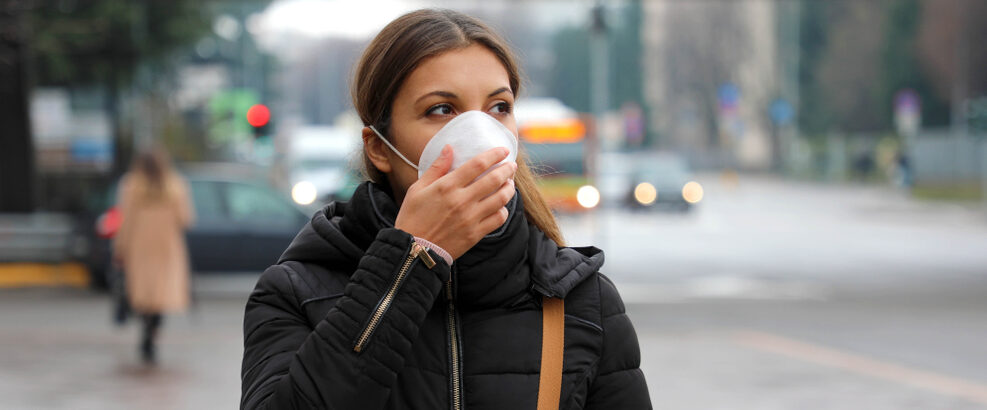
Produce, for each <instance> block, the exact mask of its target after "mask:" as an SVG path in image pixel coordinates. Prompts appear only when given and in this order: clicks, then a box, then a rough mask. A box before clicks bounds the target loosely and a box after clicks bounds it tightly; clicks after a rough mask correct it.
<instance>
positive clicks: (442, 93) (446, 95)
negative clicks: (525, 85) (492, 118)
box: [415, 87, 511, 104]
mask: <svg viewBox="0 0 987 410" xmlns="http://www.w3.org/2000/svg"><path fill="white" fill-rule="evenodd" d="M503 92H508V93H510V92H511V89H510V88H507V87H500V88H498V89H496V90H494V91H493V92H492V93H490V94H487V98H490V97H493V96H495V95H497V94H500V93H503ZM433 95H436V96H439V97H444V98H459V96H457V95H456V94H455V93H451V92H448V91H432V92H430V93H428V94H425V95H423V96H421V97H418V99H417V100H415V103H416V104H417V103H419V102H421V100H424V99H425V98H427V97H431V96H433Z"/></svg>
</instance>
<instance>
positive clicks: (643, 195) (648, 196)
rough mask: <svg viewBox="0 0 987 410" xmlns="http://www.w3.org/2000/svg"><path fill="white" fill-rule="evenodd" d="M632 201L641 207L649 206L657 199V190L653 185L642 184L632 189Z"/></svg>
mask: <svg viewBox="0 0 987 410" xmlns="http://www.w3.org/2000/svg"><path fill="white" fill-rule="evenodd" d="M634 199H636V200H637V202H638V203H639V204H641V205H651V204H653V203H654V202H655V200H656V199H658V190H657V189H655V186H654V185H651V184H649V183H647V182H642V183H640V184H637V186H636V187H634Z"/></svg>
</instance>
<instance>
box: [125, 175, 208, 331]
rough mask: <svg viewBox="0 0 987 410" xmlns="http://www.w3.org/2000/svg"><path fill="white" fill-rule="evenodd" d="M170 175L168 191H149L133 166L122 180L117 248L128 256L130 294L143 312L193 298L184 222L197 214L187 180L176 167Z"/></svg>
mask: <svg viewBox="0 0 987 410" xmlns="http://www.w3.org/2000/svg"><path fill="white" fill-rule="evenodd" d="M169 174H170V175H169V176H167V177H166V178H165V189H164V195H158V196H156V197H155V196H152V195H151V194H149V193H148V189H147V186H148V182H147V180H146V179H145V178H144V177H143V176H141V175H137V174H135V173H133V172H131V173H128V174H127V175H125V176H124V177H123V179H122V180H121V182H120V188H119V193H118V197H117V206H118V207H119V210H120V215H121V216H122V223H121V225H120V229H119V230H118V231H117V235H116V238H115V241H114V243H113V251H114V254H115V255H116V257H117V258H118V259H122V261H123V270H124V275H125V278H126V287H127V295H128V297H129V299H130V304H131V307H132V308H133V309H134V310H135V311H136V312H139V313H163V312H180V311H183V310H185V309H186V308H187V307H188V304H189V260H188V249H187V247H186V244H185V232H184V231H185V228H187V227H188V226H189V225H190V224H191V223H192V221H193V219H194V211H193V209H192V206H191V203H190V202H191V201H190V197H189V193H188V192H189V190H188V184H187V183H186V182H185V180H184V179H183V178H182V177H181V176H179V175H178V174H176V173H173V172H172V173H169Z"/></svg>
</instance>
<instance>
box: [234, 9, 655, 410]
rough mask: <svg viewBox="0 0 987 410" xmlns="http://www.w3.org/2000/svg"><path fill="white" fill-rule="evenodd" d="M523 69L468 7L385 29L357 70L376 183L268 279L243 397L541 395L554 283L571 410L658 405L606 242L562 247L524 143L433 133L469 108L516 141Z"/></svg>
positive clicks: (307, 235)
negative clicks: (607, 263)
mask: <svg viewBox="0 0 987 410" xmlns="http://www.w3.org/2000/svg"><path fill="white" fill-rule="evenodd" d="M519 78H520V76H519V74H518V67H517V64H516V62H515V59H514V57H513V56H512V55H511V53H510V51H509V50H508V48H507V46H506V45H505V42H504V41H503V40H502V39H501V38H500V37H498V36H497V35H496V34H495V33H493V32H492V31H491V30H490V29H489V28H487V27H486V26H484V25H483V24H482V23H480V22H478V21H477V20H475V19H473V18H471V17H468V16H465V15H463V14H460V13H457V12H453V11H447V10H420V11H416V12H412V13H409V14H406V15H404V16H402V17H399V18H398V19H396V20H395V21H393V22H391V23H390V24H389V25H388V26H387V27H385V28H384V29H383V30H382V31H381V32H380V34H378V35H377V37H376V38H375V39H374V40H373V42H371V43H370V45H369V46H368V47H367V49H366V51H365V52H364V54H363V57H362V59H361V60H360V62H359V63H358V67H357V72H356V78H355V83H354V85H353V102H354V106H355V107H356V109H357V111H358V113H359V115H360V117H361V119H362V120H363V122H364V124H365V125H366V128H364V130H363V142H364V151H363V153H364V167H365V168H366V169H365V171H366V173H367V175H368V177H369V179H370V182H366V183H364V184H362V185H360V187H359V188H358V189H357V191H356V193H355V194H354V195H353V198H352V199H351V201H350V202H348V203H339V202H337V203H332V204H329V205H328V206H327V207H326V208H325V209H323V210H322V211H320V212H317V213H316V214H315V216H314V217H313V218H312V221H311V223H310V224H308V225H307V226H306V227H304V228H303V229H302V231H301V232H300V233H299V234H298V236H297V237H296V238H295V240H294V242H293V243H292V244H291V245H290V246H289V247H288V249H287V250H286V251H285V253H284V254H283V255H282V256H281V260H280V261H279V264H278V265H275V266H273V267H271V268H269V269H268V270H267V271H266V272H264V275H263V276H262V277H261V278H260V280H259V282H258V284H257V287H256V289H255V290H254V292H253V293H252V294H251V296H250V300H249V301H248V303H247V307H246V316H245V318H244V356H243V370H242V381H243V386H242V387H243V390H242V400H241V407H242V408H247V409H255V408H272V409H275V408H276V409H285V408H332V409H409V408H410V409H442V408H452V409H463V408H489V409H533V408H535V403H536V400H537V395H538V391H539V371H540V364H541V357H542V356H541V346H542V324H541V322H542V319H543V317H542V297H543V296H551V297H557V298H564V303H565V331H564V343H565V348H564V361H563V363H564V366H563V376H562V382H561V397H560V403H559V408H564V409H570V408H585V409H638V408H650V407H651V405H650V401H649V398H648V391H647V386H646V384H645V381H644V376H643V374H642V373H641V370H640V369H639V368H638V366H639V362H640V353H639V349H638V344H637V337H636V335H635V334H634V330H633V328H632V326H631V324H630V321H629V320H628V318H627V316H626V315H625V314H624V307H623V304H622V302H621V301H620V297H619V296H618V294H617V291H616V290H615V289H614V286H613V284H611V283H610V281H609V280H608V279H606V278H605V277H604V276H602V275H601V274H599V273H598V272H597V270H598V269H599V268H600V266H601V265H602V263H603V253H602V252H601V251H600V250H598V249H596V248H592V247H590V248H560V247H559V244H561V243H562V236H561V233H560V232H559V228H558V226H557V224H556V221H555V219H554V217H553V216H552V213H551V212H550V210H549V209H548V207H547V206H546V204H545V201H544V199H543V198H542V197H541V196H540V194H539V193H538V191H537V188H536V187H535V181H534V177H533V175H532V173H531V170H530V169H529V168H528V167H527V165H526V164H525V161H524V157H523V155H522V156H519V157H518V159H517V162H516V164H515V163H514V162H510V161H506V162H505V161H504V160H505V158H507V157H508V156H510V155H514V154H517V153H516V152H513V153H512V152H511V150H509V149H503V148H496V149H490V150H487V151H484V152H483V153H482V154H480V155H477V156H475V157H473V158H471V159H469V158H459V159H458V160H457V159H456V158H458V157H456V155H457V152H460V153H461V152H462V150H461V149H460V148H458V147H457V144H459V143H453V144H451V145H452V146H453V147H450V146H444V147H439V148H436V147H434V146H433V147H429V146H428V145H429V144H428V143H429V141H430V140H432V138H433V136H434V137H435V139H439V136H438V135H441V134H443V133H445V134H448V133H447V132H446V131H448V130H449V128H447V127H454V124H460V125H461V124H462V123H463V122H462V121H459V120H458V119H457V120H456V121H454V120H453V119H454V118H457V117H458V116H459V115H460V114H464V113H467V114H464V115H463V116H462V117H460V118H467V117H471V118H474V119H476V121H480V122H479V123H475V122H474V123H473V125H472V126H476V125H477V124H481V123H483V121H484V118H492V119H494V120H495V122H496V123H498V125H497V127H503V128H506V129H507V130H508V131H509V132H508V134H509V135H507V137H508V138H514V141H515V142H516V135H517V127H516V124H515V122H514V117H513V114H512V111H511V109H512V105H513V102H514V97H515V96H516V95H517V93H518V92H519V89H520V80H519ZM477 111H480V112H482V114H480V113H477ZM470 121H473V120H470ZM456 126H457V127H458V125H456ZM440 129H441V130H443V131H442V132H439V131H440ZM459 137H463V136H462V135H459ZM465 137H466V138H467V140H466V142H467V145H468V143H469V138H472V136H470V135H467V136H465ZM452 138H453V139H455V138H456V135H453V136H452ZM459 141H460V143H461V142H463V140H462V139H460V140H459ZM460 146H461V144H460ZM433 148H435V149H433ZM430 150H431V151H432V152H441V153H440V154H438V158H437V159H435V160H434V162H431V164H430V165H427V162H428V160H427V159H426V158H425V157H426V156H427V155H426V154H427V153H428V152H430ZM457 150H459V151H457ZM515 150H516V148H515ZM423 152H425V154H423ZM467 159H468V160H467ZM456 161H459V162H463V163H462V165H460V166H458V167H456V168H455V169H451V168H452V164H453V163H454V162H456ZM498 163H503V165H502V166H499V167H495V165H496V164H498ZM416 164H417V165H416ZM416 168H419V169H418V170H416ZM491 169H492V170H491Z"/></svg>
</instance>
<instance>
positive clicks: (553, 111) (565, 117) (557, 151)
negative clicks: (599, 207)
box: [514, 98, 588, 212]
mask: <svg viewBox="0 0 987 410" xmlns="http://www.w3.org/2000/svg"><path fill="white" fill-rule="evenodd" d="M514 113H515V119H516V120H517V125H518V133H519V134H520V140H521V143H522V144H523V145H524V149H525V151H526V152H527V153H528V156H529V158H530V159H531V162H532V164H533V166H534V170H535V172H536V173H538V174H539V176H540V178H539V179H540V186H541V191H542V194H543V195H544V196H545V199H546V200H548V203H549V206H551V207H552V209H553V210H555V211H560V212H578V211H582V210H585V209H586V208H584V207H583V206H581V205H580V204H579V201H577V199H576V192H577V191H578V190H579V188H580V187H582V186H584V185H587V184H588V177H587V166H586V157H587V156H586V149H587V146H586V145H587V138H586V128H587V127H586V124H585V122H584V121H583V120H582V119H580V117H579V114H578V113H576V111H575V110H573V109H571V108H569V107H566V106H565V105H564V104H562V103H561V102H560V101H558V100H555V99H547V98H533V99H526V100H522V101H519V102H518V104H517V107H516V108H515V110H514Z"/></svg>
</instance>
